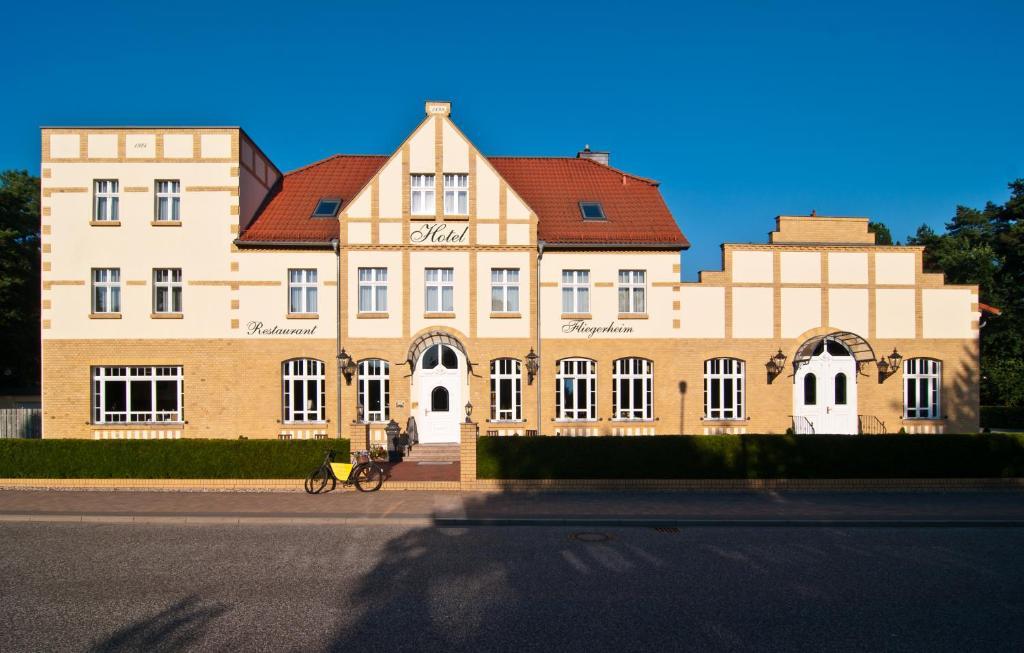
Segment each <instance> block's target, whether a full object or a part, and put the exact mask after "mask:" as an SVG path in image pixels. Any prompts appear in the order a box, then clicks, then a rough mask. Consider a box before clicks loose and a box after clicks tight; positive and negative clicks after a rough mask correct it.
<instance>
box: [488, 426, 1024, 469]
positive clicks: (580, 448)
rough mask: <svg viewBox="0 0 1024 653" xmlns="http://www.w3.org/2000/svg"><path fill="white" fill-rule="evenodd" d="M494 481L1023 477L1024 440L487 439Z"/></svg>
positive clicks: (765, 437) (927, 437)
mask: <svg viewBox="0 0 1024 653" xmlns="http://www.w3.org/2000/svg"><path fill="white" fill-rule="evenodd" d="M477 476H478V477H479V478H487V479H546V478H564V479H588V478H592V479H623V478H643V479H709V478H752V479H753V478H992V477H1016V476H1024V436H1021V435H1015V434H1002V433H997V434H990V435H878V436H870V435H861V436H852V437H847V436H828V435H817V436H815V435H722V436H687V435H679V436H652V437H612V436H608V437H588V438H570V437H534V438H511V437H493V436H490V437H481V438H480V439H479V442H478V444H477Z"/></svg>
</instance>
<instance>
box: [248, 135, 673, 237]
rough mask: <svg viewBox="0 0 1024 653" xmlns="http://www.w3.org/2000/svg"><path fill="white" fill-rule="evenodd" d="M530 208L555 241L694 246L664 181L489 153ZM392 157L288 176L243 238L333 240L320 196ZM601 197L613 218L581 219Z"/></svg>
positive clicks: (355, 158) (338, 192)
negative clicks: (316, 214) (317, 213)
mask: <svg viewBox="0 0 1024 653" xmlns="http://www.w3.org/2000/svg"><path fill="white" fill-rule="evenodd" d="M488 160H489V161H490V162H491V164H492V165H493V166H494V167H495V169H496V170H497V171H498V173H499V174H500V175H501V176H502V177H504V178H505V180H506V181H507V182H508V183H509V185H510V186H512V188H513V189H514V190H515V191H516V193H518V194H519V196H520V197H522V198H523V200H524V201H525V202H526V203H527V204H528V205H529V206H530V208H532V209H533V210H534V211H535V212H536V214H537V218H538V226H537V230H538V237H539V238H540V239H541V240H543V241H545V242H547V243H550V244H554V245H557V244H576V245H582V244H617V243H622V244H631V245H636V246H640V245H656V246H668V247H679V248H685V247H689V245H690V243H689V242H688V241H687V240H686V238H685V237H684V236H683V234H682V232H680V230H679V227H678V226H677V225H676V222H675V220H674V219H673V217H672V214H671V213H670V212H669V210H668V207H667V206H665V202H664V200H663V199H662V197H661V193H660V192H659V191H658V183H657V182H655V181H651V180H650V179H644V178H642V177H637V176H634V175H630V174H627V173H624V172H622V171H620V170H616V169H615V168H611V167H608V166H605V165H602V164H600V163H596V162H594V161H589V160H587V159H577V158H568V157H551V158H543V157H488ZM386 161H387V157H385V156H360V155H335V156H332V157H329V158H327V159H324V160H323V161H318V162H317V163H313V164H311V165H308V166H306V167H304V168H299V169H298V170H294V171H292V172H289V173H288V174H286V175H285V176H284V178H283V180H282V184H281V186H280V188H279V189H278V190H277V191H276V192H275V194H274V195H273V196H272V197H271V199H270V200H269V201H268V202H267V203H266V204H265V205H264V207H263V208H262V210H261V211H260V213H259V215H258V216H257V217H256V219H255V220H254V221H253V222H252V224H251V225H250V226H249V228H248V229H246V230H245V232H244V233H243V234H242V236H241V239H240V240H241V241H242V242H250V243H254V244H255V243H258V242H268V241H283V242H310V243H315V242H327V241H329V240H330V239H332V238H337V237H338V221H337V220H331V219H323V218H313V217H311V216H312V214H313V209H314V208H315V207H316V203H317V201H318V200H319V199H320V198H322V197H341V198H342V200H343V204H342V207H343V208H344V206H345V204H347V203H348V202H349V201H351V200H352V198H353V197H354V196H355V195H356V193H358V192H359V190H360V189H361V188H362V187H363V186H364V185H365V184H366V183H367V182H369V180H370V179H371V178H372V177H373V175H374V174H375V173H376V172H377V171H378V170H379V169H380V167H381V166H383V165H384V163H385V162H386ZM586 201H594V202H600V203H601V205H602V207H603V208H604V213H605V216H606V217H607V220H604V221H596V220H587V221H584V220H583V216H582V215H581V214H580V208H579V203H580V202H586Z"/></svg>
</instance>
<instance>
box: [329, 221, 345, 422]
mask: <svg viewBox="0 0 1024 653" xmlns="http://www.w3.org/2000/svg"><path fill="white" fill-rule="evenodd" d="M331 249H333V250H334V258H335V259H337V267H336V269H335V277H334V279H335V281H334V283H335V284H336V287H337V288H338V292H337V293H335V296H334V302H335V311H334V313H335V316H334V334H335V337H334V375H335V384H334V386H335V392H334V394H335V402H336V403H335V413H334V416H335V419H337V420H338V437H339V438H340V437H342V435H343V434H342V432H341V431H342V421H341V367H340V366H339V365H338V356H340V355H341V247H340V246H339V243H338V239H337V238H334V239H332V240H331Z"/></svg>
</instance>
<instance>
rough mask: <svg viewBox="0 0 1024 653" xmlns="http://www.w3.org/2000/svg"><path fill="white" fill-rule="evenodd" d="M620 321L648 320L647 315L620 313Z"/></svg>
mask: <svg viewBox="0 0 1024 653" xmlns="http://www.w3.org/2000/svg"><path fill="white" fill-rule="evenodd" d="M619 319H620V320H646V319H647V313H619Z"/></svg>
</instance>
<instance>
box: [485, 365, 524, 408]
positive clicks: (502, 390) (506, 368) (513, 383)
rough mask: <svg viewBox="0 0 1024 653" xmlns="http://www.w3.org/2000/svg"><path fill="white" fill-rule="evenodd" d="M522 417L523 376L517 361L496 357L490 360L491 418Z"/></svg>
mask: <svg viewBox="0 0 1024 653" xmlns="http://www.w3.org/2000/svg"><path fill="white" fill-rule="evenodd" d="M522 418H523V378H522V374H521V372H520V365H519V361H518V360H516V359H515V358H498V359H495V360H492V361H491V420H492V421H514V420H520V419H522Z"/></svg>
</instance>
